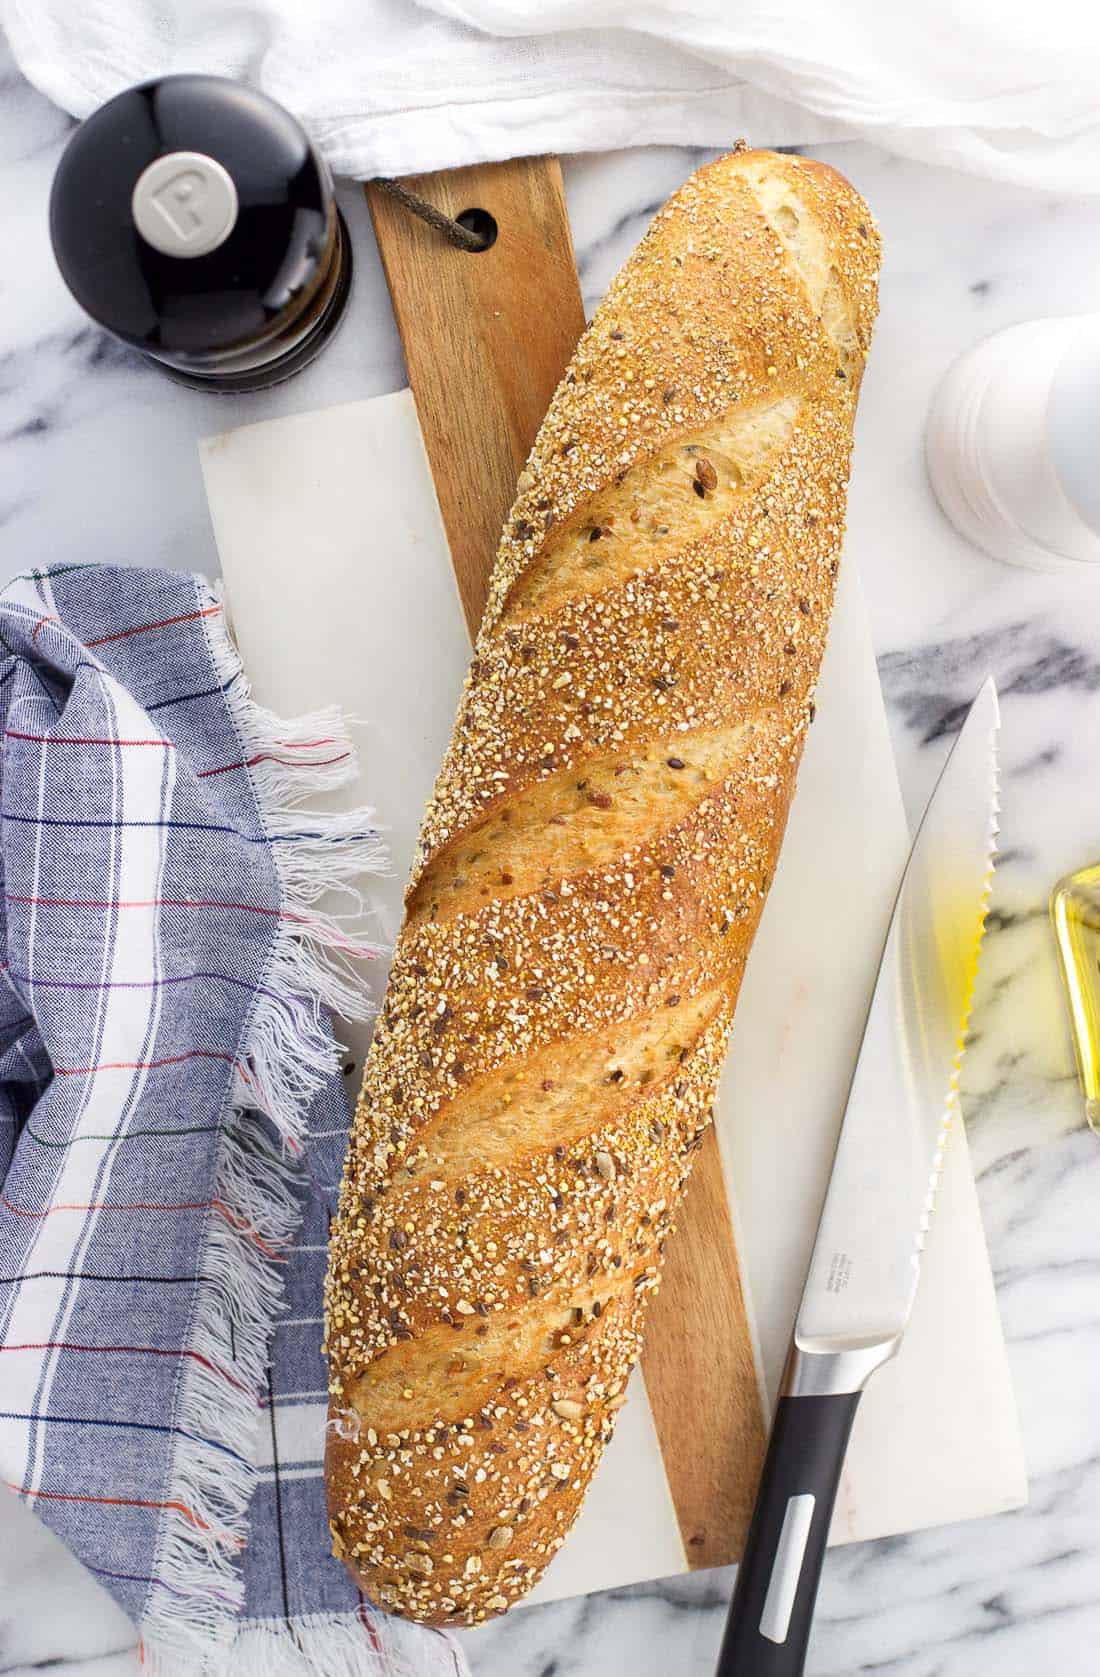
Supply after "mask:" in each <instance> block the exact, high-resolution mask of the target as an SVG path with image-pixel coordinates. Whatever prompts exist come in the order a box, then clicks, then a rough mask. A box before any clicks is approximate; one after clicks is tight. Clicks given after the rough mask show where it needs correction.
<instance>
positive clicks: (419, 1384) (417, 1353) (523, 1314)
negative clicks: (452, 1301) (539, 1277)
mask: <svg viewBox="0 0 1100 1677" xmlns="http://www.w3.org/2000/svg"><path fill="white" fill-rule="evenodd" d="M638 1273H639V1274H641V1273H644V1271H639V1272H638ZM636 1280H637V1275H636V1274H634V1273H630V1274H623V1273H621V1272H614V1273H612V1274H610V1275H604V1276H600V1277H597V1278H596V1279H595V1280H593V1282H592V1283H590V1284H589V1285H588V1286H587V1287H585V1288H583V1289H578V1290H577V1291H576V1292H575V1293H574V1294H573V1295H572V1296H571V1297H570V1299H569V1301H568V1302H567V1303H566V1302H561V1301H558V1302H550V1301H545V1302H542V1303H537V1304H536V1303H531V1302H529V1303H527V1304H525V1305H523V1304H521V1305H517V1306H516V1307H515V1308H514V1309H512V1310H505V1311H500V1312H497V1313H494V1314H492V1315H485V1316H483V1315H480V1314H479V1313H478V1311H477V1308H476V1306H475V1305H473V1304H470V1303H469V1301H468V1300H463V1301H462V1302H463V1303H464V1304H467V1305H468V1314H467V1315H466V1317H465V1327H464V1331H463V1332H462V1335H461V1338H459V1336H458V1335H456V1334H455V1333H454V1332H452V1331H451V1328H450V1327H449V1326H448V1325H446V1324H444V1325H441V1326H439V1327H432V1328H428V1329H426V1331H425V1332H424V1333H422V1334H421V1335H420V1337H419V1338H418V1339H416V1340H414V1341H405V1342H404V1343H401V1344H398V1345H395V1346H394V1347H393V1349H392V1350H390V1351H387V1352H386V1353H385V1355H384V1356H381V1357H379V1358H377V1359H376V1361H375V1362H373V1363H372V1364H371V1366H370V1368H369V1369H368V1370H367V1371H366V1373H365V1374H362V1375H360V1377H359V1378H358V1379H357V1380H355V1381H353V1382H351V1383H350V1385H349V1387H348V1393H347V1395H348V1398H349V1400H350V1401H351V1403H352V1404H353V1405H354V1406H356V1407H360V1406H362V1407H363V1408H364V1409H366V1410H367V1412H368V1413H369V1414H370V1416H371V1424H372V1426H373V1427H374V1429H375V1431H376V1432H379V1433H383V1434H385V1433H395V1434H400V1433H401V1432H402V1431H407V1430H408V1429H409V1428H410V1427H415V1428H420V1429H428V1430H429V1431H430V1430H431V1429H433V1428H439V1429H441V1430H443V1431H445V1430H446V1428H447V1427H448V1426H452V1425H453V1424H454V1423H455V1422H456V1421H462V1420H465V1419H466V1418H467V1417H469V1416H471V1415H477V1414H478V1412H479V1411H484V1410H486V1408H487V1406H488V1405H489V1404H490V1403H491V1400H492V1399H493V1398H494V1397H496V1395H497V1394H498V1393H499V1392H500V1391H501V1389H502V1388H503V1387H505V1386H506V1384H507V1383H508V1382H512V1383H513V1386H516V1385H520V1384H521V1383H522V1382H524V1381H526V1380H529V1379H530V1378H531V1377H532V1376H533V1375H537V1374H540V1373H541V1372H542V1370H543V1369H544V1368H546V1366H547V1365H548V1364H549V1363H551V1362H552V1361H553V1360H554V1357H555V1355H557V1356H561V1355H562V1353H564V1352H566V1351H568V1350H569V1349H570V1348H571V1347H572V1346H575V1345H577V1344H579V1343H580V1342H581V1341H582V1340H583V1339H584V1338H586V1337H587V1336H588V1335H589V1334H593V1335H597V1336H598V1335H600V1334H601V1333H603V1334H608V1333H609V1332H611V1331H613V1330H614V1329H615V1328H616V1326H617V1323H616V1319H615V1318H616V1315H617V1314H620V1313H621V1312H622V1304H621V1302H620V1301H621V1300H622V1299H624V1298H625V1299H631V1298H632V1297H633V1294H634V1287H635V1282H636ZM605 1317H606V1320H604V1318H605ZM601 1324H602V1325H601ZM425 1371H427V1375H428V1378H425ZM411 1379H415V1381H416V1387H415V1388H412V1387H410V1385H409V1381H410V1380H411ZM426 1385H427V1386H429V1387H430V1389H431V1390H432V1392H433V1402H432V1403H431V1405H430V1406H429V1405H425V1403H424V1401H423V1397H422V1395H421V1396H420V1401H417V1397H418V1395H419V1394H422V1392H423V1389H424V1387H425V1386H426ZM407 1392H412V1394H413V1395H412V1396H410V1397H406V1395H405V1394H406V1393H407ZM555 1401H556V1402H557V1404H558V1405H559V1411H563V1412H564V1414H565V1415H566V1416H568V1415H569V1414H570V1411H572V1412H573V1418H580V1417H581V1416H582V1415H583V1413H584V1410H585V1408H586V1407H587V1404H586V1401H585V1393H584V1387H583V1384H582V1383H581V1382H575V1383H574V1384H573V1385H572V1386H569V1387H566V1386H563V1387H562V1390H561V1395H560V1396H559V1397H557V1398H556V1399H555ZM498 1407H500V1415H499V1416H498V1417H497V1419H504V1417H505V1415H506V1411H505V1409H504V1408H503V1407H502V1406H498ZM492 1419H493V1418H492V1415H491V1412H490V1413H489V1414H488V1415H486V1416H484V1417H483V1421H487V1422H488V1423H489V1424H488V1425H487V1426H485V1427H484V1430H486V1431H489V1430H491V1427H492ZM526 1424H527V1425H528V1426H530V1425H531V1423H530V1422H528V1423H526ZM522 1425H523V1422H522V1420H521V1426H522ZM512 1426H513V1427H514V1426H515V1422H514V1420H513V1421H512ZM375 1489H377V1487H375Z"/></svg>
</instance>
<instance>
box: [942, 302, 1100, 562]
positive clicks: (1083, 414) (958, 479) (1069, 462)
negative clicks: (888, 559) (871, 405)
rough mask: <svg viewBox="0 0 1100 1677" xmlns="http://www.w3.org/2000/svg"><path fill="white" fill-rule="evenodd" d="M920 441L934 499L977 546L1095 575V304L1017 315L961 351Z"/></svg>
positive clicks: (1099, 370)
mask: <svg viewBox="0 0 1100 1677" xmlns="http://www.w3.org/2000/svg"><path fill="white" fill-rule="evenodd" d="M925 452H926V457H927V461H928V475H929V478H930V480H931V483H932V488H933V489H934V491H935V493H936V496H937V497H938V499H939V502H940V505H941V506H942V508H943V510H944V512H945V513H946V515H947V517H948V518H949V519H950V520H951V523H952V524H953V525H954V526H955V528H956V529H957V530H958V531H959V532H960V534H962V535H964V536H966V537H967V539H968V540H969V541H972V542H973V543H974V544H975V545H976V546H977V547H981V548H984V549H985V551H986V552H987V553H991V554H992V555H993V557H994V558H996V559H1004V560H1006V561H1007V562H1008V563H1009V564H1012V565H1025V566H1028V567H1030V568H1031V569H1033V570H1046V571H1061V572H1065V573H1069V574H1072V575H1078V576H1083V575H1091V576H1094V577H1095V578H1097V580H1100V314H1091V315H1071V316H1069V317H1067V318H1063V319H1058V320H1030V321H1026V322H1025V323H1024V324H1023V325H1020V326H1010V327H1008V329H1007V330H1006V331H1003V332H997V333H995V334H994V335H993V336H992V337H991V338H986V339H985V340H984V341H983V342H982V343H980V344H977V345H976V346H975V347H974V348H973V349H971V350H968V351H967V352H966V354H965V355H962V356H960V358H959V359H958V360H957V361H956V362H955V363H954V365H953V366H952V367H950V368H949V370H948V372H947V375H946V377H945V378H944V380H943V383H942V384H941V385H940V387H939V389H938V390H937V392H936V394H935V397H934V398H933V401H932V407H931V410H930V412H929V415H928V426H927V430H926V433H925Z"/></svg>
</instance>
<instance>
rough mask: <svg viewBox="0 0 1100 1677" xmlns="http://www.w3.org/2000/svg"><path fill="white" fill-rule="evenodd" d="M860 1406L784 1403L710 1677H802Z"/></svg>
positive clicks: (849, 1398)
mask: <svg viewBox="0 0 1100 1677" xmlns="http://www.w3.org/2000/svg"><path fill="white" fill-rule="evenodd" d="M859 1398H860V1394H859V1392H842V1393H839V1394H836V1395H831V1396H828V1397H782V1398H780V1400H779V1405H778V1407H777V1409H776V1412H775V1420H774V1421H773V1423H772V1431H771V1438H770V1439H769V1441H768V1453H767V1456H766V1458H765V1461H764V1472H763V1474H762V1476H761V1480H760V1489H759V1491H758V1492H757V1497H756V1507H755V1510H754V1512H753V1517H752V1525H751V1526H750V1527H749V1535H748V1539H747V1540H746V1543H745V1553H744V1555H743V1556H742V1558H741V1564H740V1566H739V1567H738V1569H737V1584H736V1587H735V1589H734V1592H733V1602H732V1604H731V1606H730V1612H729V1619H728V1620H727V1623H726V1634H725V1636H724V1637H723V1639H722V1651H721V1653H720V1654H719V1656H718V1670H717V1673H716V1677H801V1672H802V1667H803V1664H804V1662H805V1659H806V1645H807V1643H808V1642H809V1639H810V1624H811V1622H812V1620H813V1613H814V1602H815V1601H816V1599H817V1586H818V1581H819V1579H820V1577H821V1563H822V1561H823V1560H824V1558H825V1540H826V1538H827V1537H828V1535H829V1522H830V1520H831V1518H832V1513H833V1504H834V1502H835V1501H836V1491H837V1485H838V1484H839V1482H840V1470H841V1468H842V1467H843V1465H844V1455H845V1451H846V1450H847V1448H848V1436H849V1434H850V1433H851V1430H852V1422H853V1420H854V1419H855V1413H856V1407H857V1405H858V1403H859Z"/></svg>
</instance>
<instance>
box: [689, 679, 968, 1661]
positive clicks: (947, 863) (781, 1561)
mask: <svg viewBox="0 0 1100 1677" xmlns="http://www.w3.org/2000/svg"><path fill="white" fill-rule="evenodd" d="M999 722H1000V715H999V710H998V705H997V693H996V688H995V687H994V684H993V681H992V679H991V678H990V679H988V680H987V681H986V682H985V684H984V685H983V687H982V688H981V690H980V692H979V693H978V695H977V697H976V698H975V700H974V702H973V704H972V705H971V707H970V709H969V712H968V713H967V716H966V720H965V721H964V723H963V726H962V728H961V730H960V732H959V735H958V738H957V739H956V741H955V744H954V747H953V748H952V750H951V753H950V755H949V756H948V759H947V761H946V763H945V764H944V767H943V770H942V772H941V774H940V777H939V780H938V781H937V783H936V786H935V789H934V790H933V793H932V796H931V798H930V799H929V802H928V806H927V808H926V810H925V813H924V817H923V819H922V821H921V824H920V827H919V829H918V831H917V836H916V838H915V840H914V842H913V847H912V850H911V851H910V853H909V859H908V861H907V863H906V866H905V870H904V873H903V874H902V880H901V885H900V887H899V890H898V896H897V900H896V903H895V906H894V912H893V915H892V917H891V921H890V927H889V931H888V933H887V937H886V944H885V947H884V949H883V954H882V960H881V963H880V965H879V970H878V977H877V979H876V981H875V987H874V992H873V994H872V997H871V1004H870V1009H869V1011H868V1015H867V1023H866V1026H865V1028H864V1033H863V1040H862V1043H861V1045H860V1051H859V1057H858V1060H857V1062H856V1067H855V1071H854V1074H853V1077H852V1082H851V1086H850V1089H849V1094H848V1100H847V1103H846V1106H845V1111H844V1119H843V1123H842V1125H841V1129H840V1138H839V1141H838V1143H837V1149H836V1155H835V1158H834V1162H833V1169H832V1174H831V1176H830V1179H829V1186H828V1189H827V1192H826V1195H825V1204H824V1207H823V1209H822V1213H821V1219H820V1222H819V1224H818V1230H817V1238H816V1240H815V1242H814V1248H813V1253H812V1256H811V1258H810V1265H809V1271H808V1274H807V1277H806V1284H805V1287H804V1289H803V1293H802V1301H801V1304H800V1306H799V1310H798V1315H797V1318H796V1321H795V1326H794V1333H793V1336H792V1339H791V1348H790V1353H789V1355H788V1358H787V1364H786V1368H785V1370H784V1374H783V1379H782V1383H781V1385H780V1391H779V1401H778V1404H777V1407H776V1413H775V1418H774V1421H773V1424H772V1431H771V1436H770V1439H769V1443H768V1453H767V1458H766V1460H765V1463H764V1470H763V1473H762V1476H761V1481H760V1489H759V1491H758V1493H757V1499H756V1505H755V1509H754V1512H753V1518H752V1523H751V1526H750V1529H749V1534H748V1538H747V1540H746V1544H745V1552H744V1555H743V1557H742V1560H741V1564H740V1566H739V1568H738V1573H737V1583H736V1588H735V1590H734V1596H733V1602H732V1605H731V1607H730V1614H729V1619H728V1622H727V1625H726V1632H725V1636H724V1639H723V1642H722V1650H721V1654H720V1656H719V1663H718V1673H717V1677H799V1674H800V1673H801V1672H802V1669H803V1665H804V1662H805V1656H806V1647H807V1643H808V1640H809V1633H810V1625H811V1621H812V1618H813V1609H814V1603H815V1601H816V1597H817V1586H818V1581H819V1579H820V1575H821V1565H822V1561H823V1559H824V1554H825V1544H826V1540H827V1537H828V1533H829V1523H830V1519H831V1516H832V1510H833V1504H834V1502H835V1499H836V1491H837V1486H838V1484H839V1481H840V1473H841V1469H842V1467H843V1463H844V1456H845V1452H846V1450H847V1446H848V1438H849V1435H850V1432H851V1428H852V1423H853V1421H854V1419H855V1413H856V1408H857V1406H858V1403H859V1398H860V1394H861V1392H862V1390H863V1388H864V1386H865V1384H866V1382H867V1380H868V1379H869V1377H870V1376H871V1375H872V1374H873V1373H874V1372H875V1370H876V1369H878V1368H880V1367H881V1366H882V1365H883V1363H885V1362H888V1361H889V1359H890V1358H891V1357H892V1356H894V1355H895V1353H896V1351H897V1349H898V1347H899V1345H900V1344H901V1339H902V1335H903V1334H904V1332H905V1327H906V1324H907V1322H908V1320H909V1314H910V1311H911V1310H912V1307H913V1300H914V1298H915V1297H916V1291H917V1282H918V1279H919V1275H920V1259H921V1253H922V1251H923V1248H924V1241H925V1236H926V1234H927V1232H928V1227H929V1222H930V1219H931V1215H932V1209H933V1202H934V1199H935V1192H936V1185H937V1183H938V1180H939V1175H940V1171H941V1169H942V1165H943V1158H944V1146H945V1143H946V1139H947V1134H948V1130H949V1128H950V1125H951V1122H952V1120H953V1118H954V1117H955V1116H956V1114H957V1110H958V1076H959V1065H960V1061H961V1058H962V1052H963V1047H964V1044H965V1037H966V1027H967V1022H968V1019H969V1013H970V1002H971V996H972V993H973V987H974V978H975V974H976V972H977V965H978V953H979V949H980V946H981V939H982V933H983V930H984V926H985V913H986V905H987V902H988V898H989V890H990V885H991V881H992V874H993V853H994V845H995V841H996V833H997V773H996V735H997V729H998V726H999Z"/></svg>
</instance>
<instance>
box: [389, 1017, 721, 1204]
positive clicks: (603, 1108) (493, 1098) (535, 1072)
mask: <svg viewBox="0 0 1100 1677" xmlns="http://www.w3.org/2000/svg"><path fill="white" fill-rule="evenodd" d="M724 1002H725V994H724V992H723V991H721V990H717V989H714V988H709V989H705V990H702V991H701V992H699V993H698V994H695V995H689V996H687V997H684V996H680V995H677V994H675V993H674V994H672V995H670V996H666V998H665V1001H664V1005H663V1006H662V1007H660V1008H658V1009H657V1010H656V1011H654V1012H651V1013H645V1014H642V1015H640V1016H636V1017H633V1018H630V1019H627V1020H625V1021H624V1022H623V1023H622V1024H618V1025H616V1026H614V1027H613V1028H611V1029H610V1030H603V1031H592V1032H588V1033H586V1034H584V1035H580V1036H575V1037H571V1038H570V1039H569V1040H568V1041H567V1042H560V1041H559V1042H552V1043H550V1044H549V1045H548V1046H547V1047H545V1048H543V1049H540V1050H539V1051H537V1052H536V1053H534V1054H530V1055H527V1056H525V1057H524V1058H523V1059H522V1060H514V1061H512V1062H510V1063H507V1064H505V1065H504V1066H503V1067H502V1068H501V1069H500V1070H499V1071H495V1072H492V1073H490V1074H489V1075H488V1076H485V1077H481V1078H479V1079H477V1080H476V1081H475V1082H473V1083H472V1084H471V1085H470V1086H469V1087H467V1088H465V1089H463V1090H461V1092H459V1093H458V1094H456V1095H455V1096H454V1097H453V1098H452V1099H451V1100H450V1101H448V1102H447V1103H446V1104H445V1105H444V1106H443V1108H442V1109H441V1111H440V1112H439V1113H438V1114H437V1116H436V1117H435V1118H434V1119H432V1120H430V1121H429V1123H428V1124H426V1125H425V1126H424V1128H423V1129H421V1130H418V1131H417V1134H416V1138H415V1146H413V1147H412V1148H410V1150H409V1152H408V1153H407V1154H406V1155H405V1158H404V1159H403V1160H402V1161H401V1164H400V1165H398V1166H397V1167H396V1171H395V1182H396V1184H397V1186H398V1187H400V1185H401V1182H402V1177H403V1176H404V1177H406V1178H409V1179H415V1180H417V1181H421V1180H423V1181H425V1182H428V1183H429V1184H430V1183H431V1182H432V1181H442V1182H443V1183H444V1184H449V1183H453V1182H455V1181H457V1180H459V1179H460V1178H462V1177H464V1176H467V1175H472V1174H474V1173H476V1172H478V1171H482V1170H500V1169H504V1168H507V1167H509V1166H512V1165H520V1164H522V1162H523V1160H524V1159H525V1158H527V1157H529V1156H530V1155H532V1154H537V1153H549V1152H550V1151H551V1150H552V1149H553V1148H555V1147H571V1146H572V1145H573V1144H574V1143H575V1142H577V1141H579V1140H581V1139H582V1138H583V1137H586V1136H588V1137H593V1138H595V1137H596V1136H597V1135H598V1132H599V1131H600V1129H601V1128H602V1127H603V1126H604V1125H605V1124H608V1123H610V1122H611V1121H612V1120H614V1119H617V1118H619V1117H620V1116H621V1114H622V1113H623V1112H624V1111H625V1110H626V1109H627V1108H629V1107H630V1106H632V1105H633V1104H635V1103H636V1102H637V1100H638V1097H639V1094H640V1093H641V1092H642V1091H643V1090H645V1091H648V1092H649V1093H650V1094H655V1093H657V1092H658V1091H659V1090H660V1088H661V1086H662V1085H663V1084H664V1083H666V1082H667V1081H668V1080H669V1079H670V1078H674V1077H675V1076H676V1074H677V1072H678V1070H679V1067H680V1065H681V1064H682V1062H683V1058H684V1055H685V1053H686V1052H688V1051H689V1050H690V1047H691V1045H692V1044H693V1043H694V1042H695V1041H696V1039H697V1038H698V1037H699V1036H701V1035H702V1033H703V1031H705V1029H706V1028H707V1025H708V1024H709V1023H710V1021H711V1020H712V1019H713V1018H714V1017H715V1016H716V1014H717V1013H718V1012H719V1011H720V1009H721V1007H722V1006H723V1004H724Z"/></svg>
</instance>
